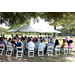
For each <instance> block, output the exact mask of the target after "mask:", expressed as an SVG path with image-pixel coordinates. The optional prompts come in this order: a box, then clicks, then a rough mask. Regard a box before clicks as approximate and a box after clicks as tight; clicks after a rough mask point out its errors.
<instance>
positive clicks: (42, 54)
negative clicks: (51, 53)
mask: <svg viewBox="0 0 75 75" xmlns="http://www.w3.org/2000/svg"><path fill="white" fill-rule="evenodd" d="M38 56H44V48H43V46H39V47H38Z"/></svg>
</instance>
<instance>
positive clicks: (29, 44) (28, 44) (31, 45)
mask: <svg viewBox="0 0 75 75" xmlns="http://www.w3.org/2000/svg"><path fill="white" fill-rule="evenodd" d="M27 46H28V48H29V47H32V48H34V47H35V44H34V43H33V42H32V41H30V42H29V43H27ZM32 48H29V50H32Z"/></svg>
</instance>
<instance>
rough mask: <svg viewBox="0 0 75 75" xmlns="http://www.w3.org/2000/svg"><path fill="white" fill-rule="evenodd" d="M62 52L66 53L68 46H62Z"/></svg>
mask: <svg viewBox="0 0 75 75" xmlns="http://www.w3.org/2000/svg"><path fill="white" fill-rule="evenodd" d="M63 52H64V54H68V46H64V48H63Z"/></svg>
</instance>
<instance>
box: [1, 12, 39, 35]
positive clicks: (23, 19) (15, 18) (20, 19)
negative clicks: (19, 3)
mask: <svg viewBox="0 0 75 75" xmlns="http://www.w3.org/2000/svg"><path fill="white" fill-rule="evenodd" d="M37 15H38V14H37V13H36V12H0V23H1V25H2V23H5V24H6V25H8V26H10V27H16V26H20V25H21V24H24V23H25V24H27V23H29V22H28V20H30V19H31V18H34V19H37ZM34 21H35V20H34ZM1 34H2V30H1Z"/></svg>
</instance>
